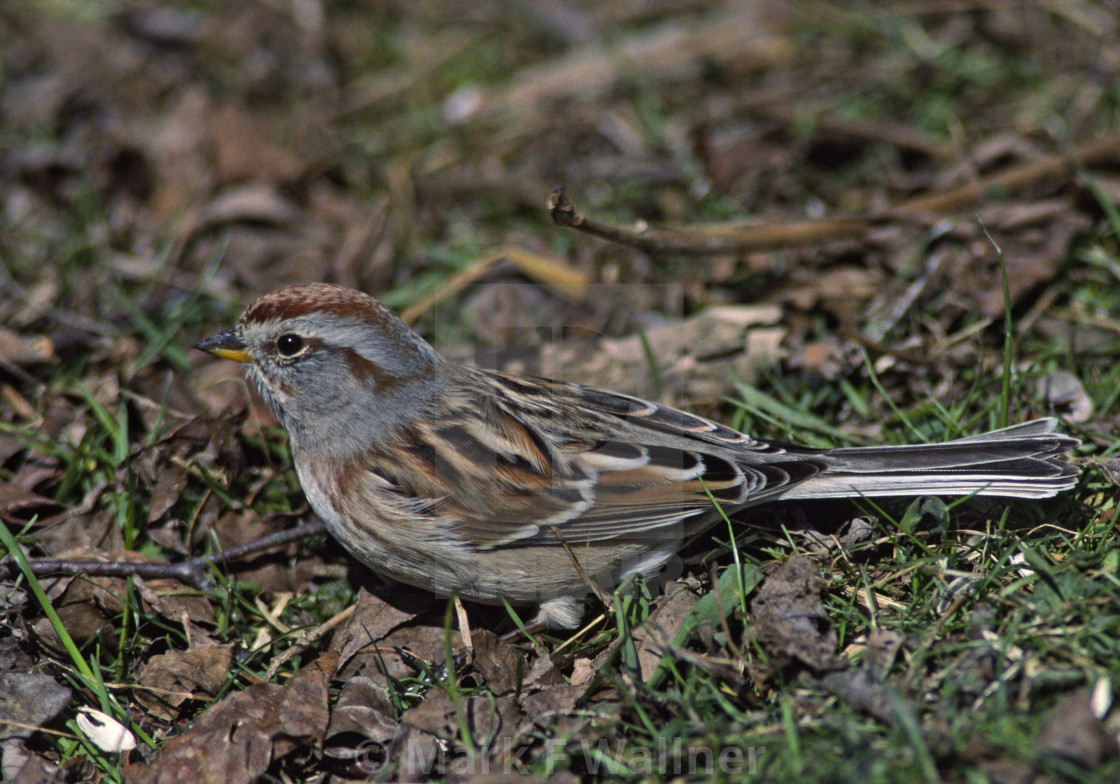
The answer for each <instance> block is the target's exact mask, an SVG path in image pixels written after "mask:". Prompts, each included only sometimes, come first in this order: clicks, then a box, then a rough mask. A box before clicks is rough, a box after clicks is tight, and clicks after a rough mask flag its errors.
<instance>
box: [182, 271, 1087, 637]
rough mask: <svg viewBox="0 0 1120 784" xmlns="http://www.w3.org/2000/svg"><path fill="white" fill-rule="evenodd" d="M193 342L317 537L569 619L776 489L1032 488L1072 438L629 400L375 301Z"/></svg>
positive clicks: (272, 318) (287, 303)
mask: <svg viewBox="0 0 1120 784" xmlns="http://www.w3.org/2000/svg"><path fill="white" fill-rule="evenodd" d="M195 347H196V348H197V349H199V350H201V351H204V352H207V353H209V354H211V355H214V356H217V357H221V358H224V359H230V360H234V361H237V362H240V363H243V364H244V366H245V369H246V376H247V378H248V380H249V382H250V383H251V384H252V385H253V386H254V387H255V388H256V390H257V392H258V393H259V395H260V397H261V399H262V400H263V402H264V403H265V404H266V405H267V407H268V408H269V409H270V410H271V411H272V413H273V414H274V415H275V417H276V419H277V420H278V421H279V423H280V425H281V426H282V427H283V428H284V429H285V430H286V431H287V433H288V437H289V444H290V447H291V450H292V455H293V462H294V465H295V469H296V472H297V474H298V477H299V481H300V485H301V487H302V489H303V491H304V494H305V495H306V497H307V500H308V503H309V504H310V506H311V508H312V509H313V510H314V512H315V513H316V514H317V515H318V516H319V517H320V518H321V519H322V520H323V521H324V523H325V525H326V528H327V531H328V532H329V533H330V534H331V535H332V536H333V537H334V538H335V539H336V540H337V541H338V542H339V543H341V544H342V545H343V547H344V548H345V549H346V550H347V551H349V553H350V554H351V555H353V556H354V557H355V558H356V559H357V560H358V561H360V562H362V563H364V564H365V565H366V566H368V567H370V568H371V569H373V570H374V571H375V572H377V573H379V574H381V575H383V576H385V577H388V578H391V579H393V580H396V581H398V582H400V583H404V584H406V585H410V586H413V587H415V588H419V589H423V590H428V591H432V592H434V593H435V594H437V595H441V596H449V595H452V594H455V595H458V596H460V597H461V598H463V599H467V600H472V601H477V602H481V603H486V604H501V603H503V602H508V603H509V604H510V605H512V606H530V607H537V608H538V611H537V614H536V616H535V618H534V621H535V622H536V623H537V624H539V625H540V626H543V627H547V628H551V629H573V628H576V627H578V625H579V623H580V621H581V619H582V616H583V610H584V606H583V600H584V599H585V598H586V597H587V595H588V594H589V582H590V583H593V584H594V585H595V586H600V587H602V588H604V589H606V590H608V591H609V590H610V589H612V588H613V587H615V586H617V585H619V584H620V583H621V581H622V580H623V579H625V578H626V577H627V576H629V575H632V574H635V573H636V574H640V575H643V576H646V577H651V576H654V575H656V574H657V572H658V570H660V569H661V568H662V567H663V566H664V565H665V564H666V563H667V562H668V561H669V560H670V559H671V558H672V557H673V556H674V554H675V553H676V552H677V550H678V549H679V548H680V547H681V545H682V543H683V542H685V541H686V540H688V539H690V538H692V537H694V536H696V535H698V534H699V533H702V532H703V531H704V530H705V529H706V528H708V527H709V526H711V525H713V524H714V523H715V522H716V521H717V520H720V519H722V515H723V514H730V513H734V512H737V511H739V510H741V509H745V508H748V507H751V506H755V505H758V504H762V503H769V502H773V501H783V500H806V499H841V498H853V497H863V496H868V497H875V496H926V495H942V496H970V495H982V496H1004V497H1008V498H1022V499H1039V498H1047V497H1050V496H1053V495H1055V494H1057V493H1059V492H1062V491H1064V490H1068V489H1070V488H1072V487H1073V486H1074V485H1075V484H1076V483H1077V481H1078V474H1079V471H1078V468H1077V467H1076V466H1075V465H1074V464H1073V463H1072V462H1070V461H1069V460H1068V459H1067V458H1066V457H1065V454H1066V453H1068V452H1070V451H1071V450H1073V449H1075V448H1077V447H1078V446H1079V444H1080V442H1079V441H1078V440H1077V439H1076V438H1073V437H1071V436H1068V435H1064V434H1061V433H1059V432H1057V427H1058V421H1057V420H1056V419H1054V418H1052V417H1045V418H1040V419H1035V420H1032V421H1027V422H1023V423H1020V424H1016V425H1012V426H1011V427H1006V428H1003V429H1000V430H995V431H992V432H988V433H982V434H979V435H972V436H968V437H964V438H959V439H956V440H953V441H947V442H943V443H932V444H917V445H907V446H867V447H838V448H831V449H830V448H814V447H809V446H802V445H798V444H795V443H786V442H782V441H774V440H769V439H763V438H755V437H753V436H751V435H748V434H746V433H742V432H739V431H737V430H734V429H732V428H729V427H726V426H724V425H721V424H718V423H717V422H714V421H711V420H709V419H705V418H703V417H700V416H696V415H694V414H690V413H687V412H685V411H682V410H678V409H676V408H671V407H668V406H664V405H659V404H657V403H654V402H651V401H649V400H643V399H641V398H638V397H633V396H630V395H625V394H620V393H617V392H611V391H608V390H604V389H597V388H594V387H590V386H583V385H580V384H576V383H570V382H565V381H555V380H549V379H545V378H538V377H534V376H527V375H516V374H509V373H503V372H498V371H494V370H487V369H482V368H478V367H474V366H472V365H469V364H466V363H459V362H456V361H452V360H450V359H447V358H445V357H443V356H442V355H440V354H439V353H438V352H437V351H436V350H435V349H434V348H433V347H432V346H431V345H430V344H428V343H427V342H426V341H425V340H424V339H423V338H421V337H420V336H419V335H418V334H416V333H415V332H414V331H413V330H412V329H410V328H409V327H408V326H407V325H406V324H405V323H404V322H403V321H402V320H401V319H400V318H399V317H398V316H397V315H396V314H395V313H394V312H393V311H392V310H391V309H390V308H388V307H387V306H385V305H384V304H382V303H381V302H379V301H378V300H376V299H374V298H373V297H371V296H369V295H367V294H365V293H362V292H360V291H356V290H354V289H350V288H345V287H342V286H337V285H333V284H327V283H309V284H301V285H294V286H286V287H284V288H280V289H277V290H275V291H272V292H270V293H268V294H265V295H264V296H262V297H260V298H259V299H257V300H256V301H254V302H252V303H251V304H250V305H249V306H248V307H247V308H246V309H245V310H244V312H243V313H242V314H241V316H240V318H239V319H238V320H237V322H236V324H234V325H233V326H232V327H230V328H229V329H227V330H225V331H223V332H220V333H218V334H216V335H214V336H212V337H209V338H207V339H205V340H202V341H200V342H199V343H197V344H196V346H195Z"/></svg>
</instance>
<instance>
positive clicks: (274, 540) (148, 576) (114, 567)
mask: <svg viewBox="0 0 1120 784" xmlns="http://www.w3.org/2000/svg"><path fill="white" fill-rule="evenodd" d="M325 531H326V526H324V525H323V522H322V521H321V520H318V519H316V520H315V522H312V523H301V524H300V525H297V526H296V527H295V528H292V529H290V530H288V531H278V532H277V533H274V534H268V535H267V536H262V537H260V538H259V539H254V540H253V541H251V542H246V543H245V544H239V545H234V546H233V547H227V548H226V549H224V550H222V551H220V552H218V553H214V554H212V555H199V556H196V557H194V558H188V559H187V560H186V561H180V562H179V563H152V562H150V561H136V562H132V561H111V562H107V561H77V560H70V559H66V558H29V559H27V560H28V563H29V564H30V565H31V571H32V572H33V573H34V574H35V576H37V577H46V576H50V575H57V574H88V575H90V576H92V577H140V578H143V579H145V580H159V579H167V578H170V579H173V580H178V581H179V582H181V583H185V584H186V585H190V586H191V587H193V588H197V589H198V590H200V591H208V590H210V587H211V586H210V580H209V578H208V577H207V576H206V570H207V569H208V568H209V567H210V565H211V564H214V563H227V562H230V561H240V560H242V559H244V558H247V557H249V556H253V555H258V554H260V553H263V552H265V551H266V550H271V549H273V548H275V547H280V546H283V545H286V544H291V543H292V542H295V541H298V540H300V539H302V538H304V537H305V536H316V535H319V534H322V533H324V532H325ZM18 575H19V565H18V564H17V563H16V562H15V560H14V559H12V558H4V559H3V560H0V579H12V578H14V577H16V576H18Z"/></svg>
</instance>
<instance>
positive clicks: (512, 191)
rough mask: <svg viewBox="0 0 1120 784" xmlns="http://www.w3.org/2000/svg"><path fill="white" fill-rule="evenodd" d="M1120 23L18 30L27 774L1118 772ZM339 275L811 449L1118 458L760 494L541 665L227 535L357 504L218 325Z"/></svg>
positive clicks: (26, 7) (493, 626)
mask: <svg viewBox="0 0 1120 784" xmlns="http://www.w3.org/2000/svg"><path fill="white" fill-rule="evenodd" d="M1118 19H1120V6H1118V5H1117V3H1116V2H1115V1H1114V0H1110V1H1106V2H1100V3H1093V2H1079V3H1042V2H1028V3H1004V2H999V1H998V0H987V1H984V2H975V3H940V2H924V1H921V0H916V1H915V2H904V3H882V4H878V3H868V2H852V3H841V2H796V3H784V2H776V1H775V0H757V1H756V2H748V1H747V0H725V1H724V2H716V3H697V2H691V0H657V1H656V2H636V1H635V0H607V1H606V2H594V3H593V2H580V1H579V0H537V1H536V2H527V3H518V2H504V3H494V4H479V3H471V2H459V1H457V0H452V1H451V2H447V3H409V2H397V1H395V0H389V1H388V2H381V3H358V2H335V1H334V0H293V1H292V2H290V3H284V2H278V1H276V0H227V1H226V2H206V1H205V0H198V1H196V2H181V3H178V4H166V3H157V2H153V1H152V0H68V1H67V2H37V1H36V0H14V1H12V2H6V3H4V4H3V6H2V7H0V66H2V71H0V172H2V175H3V176H0V261H2V265H0V276H2V277H0V398H2V401H3V402H2V403H0V518H2V519H3V521H4V525H3V526H0V538H2V539H3V548H4V550H5V551H6V552H8V553H9V557H8V559H7V560H5V561H4V562H3V564H4V567H3V571H2V572H0V577H2V578H3V579H4V582H2V583H0V586H2V590H0V597H2V601H0V613H2V614H3V621H4V622H3V625H2V626H0V680H2V682H3V684H2V687H0V693H2V694H4V695H5V700H4V701H0V722H3V724H2V725H0V727H2V729H0V741H2V743H0V748H2V749H3V765H2V772H3V775H4V777H5V780H9V779H15V780H20V781H31V780H37V781H87V780H110V781H116V780H128V781H136V782H149V781H151V782H155V781H178V780H184V779H187V780H191V781H195V782H198V784H202V783H203V782H209V781H216V782H217V781H224V782H225V781H228V782H241V781H254V780H263V781H327V780H331V781H345V780H351V779H361V778H367V777H371V776H377V777H379V778H381V779H383V780H416V779H434V780H459V779H471V780H499V779H500V780H503V781H506V780H514V779H517V778H522V777H530V778H546V779H550V780H555V781H560V782H570V781H584V780H588V781H590V780H608V779H609V780H616V779H620V778H621V779H632V780H650V779H653V780H670V779H673V780H682V779H683V780H707V779H717V780H719V779H723V780H736V781H738V780H743V779H744V778H745V779H746V780H748V781H754V780H758V781H763V780H768V781H773V780H778V781H783V780H793V779H794V777H796V778H797V779H798V780H802V781H806V782H808V781H861V782H863V781H907V782H908V781H915V780H927V781H936V780H943V781H950V782H953V781H969V782H973V781H995V782H1027V781H1061V780H1085V781H1113V780H1116V779H1117V777H1118V776H1120V760H1118V756H1117V754H1116V751H1117V733H1118V731H1120V712H1117V711H1116V710H1114V708H1113V706H1112V693H1113V682H1114V681H1116V679H1117V677H1118V676H1120V579H1118V578H1120V550H1118V549H1117V541H1118V532H1117V530H1116V525H1115V521H1114V515H1115V498H1116V489H1115V478H1116V476H1117V475H1118V473H1117V470H1116V469H1115V468H1114V467H1113V465H1112V464H1111V463H1110V462H1109V459H1110V457H1111V455H1112V453H1113V452H1114V451H1115V447H1116V443H1117V437H1116V433H1117V424H1118V423H1117V417H1116V414H1115V411H1114V409H1115V405H1114V404H1115V402H1116V400H1117V398H1118V397H1120V363H1117V362H1116V358H1117V356H1120V340H1118V333H1120V285H1118V282H1120V244H1118V239H1117V238H1118V235H1120V212H1118V210H1117V202H1118V201H1120V124H1118V122H1117V117H1118V113H1120V43H1118V42H1120V35H1118V27H1120V22H1118V21H1117V20H1118ZM558 188H562V191H561V190H557V189H558ZM566 205H570V209H569V208H566ZM577 216H578V218H579V219H578V220H574V219H573V218H575V217H577ZM573 224H574V225H573ZM311 280H325V281H332V282H336V283H342V284H345V285H349V286H354V287H357V288H361V289H363V290H365V291H367V292H370V293H371V294H374V295H376V296H378V297H379V298H381V299H382V300H383V301H385V302H386V303H387V304H388V305H390V306H391V307H393V308H396V309H397V310H398V311H400V312H401V313H402V314H403V315H404V316H405V318H406V319H407V320H408V321H409V322H410V323H412V324H413V325H414V326H415V328H416V329H418V330H419V331H420V332H421V333H422V334H424V335H425V337H427V338H428V339H429V340H431V341H432V342H433V343H434V344H435V345H436V346H437V347H438V348H439V349H440V350H441V351H443V352H444V353H446V354H447V355H449V356H453V357H455V358H458V359H462V360H467V361H473V362H475V363H478V364H481V365H485V366H490V367H500V368H503V369H507V370H521V371H527V372H533V373H542V374H547V375H552V376H562V377H564V378H566V379H570V380H576V381H581V382H584V383H590V384H595V385H601V386H608V387H611V388H614V389H619V390H621V391H626V392H630V393H633V394H640V395H643V396H646V397H650V398H654V399H656V400H658V401H660V402H665V403H670V404H673V405H676V406H681V407H685V408H687V409H688V410H690V411H694V412H697V413H701V414H703V415H705V416H709V417H712V418H715V419H718V420H719V421H721V422H724V423H726V424H729V425H732V426H734V427H737V428H740V429H744V430H747V431H749V432H752V433H756V434H758V435H760V436H764V437H777V438H782V439H786V440H794V441H800V442H807V443H811V444H814V445H838V444H850V445H863V444H871V443H883V442H886V443H914V442H921V441H931V440H944V439H948V438H953V437H956V436H958V435H962V434H971V433H977V432H981V431H983V430H987V429H991V428H994V427H997V426H1000V425H1002V424H1005V423H1014V422H1018V421H1023V420H1027V419H1031V418H1035V417H1038V416H1045V415H1050V416H1057V417H1060V418H1061V419H1062V423H1061V429H1062V430H1063V431H1064V432H1068V433H1070V434H1072V435H1075V436H1076V437H1078V438H1079V439H1081V441H1082V447H1081V448H1080V449H1079V450H1077V451H1076V453H1075V454H1073V455H1072V456H1071V458H1070V459H1071V460H1073V461H1074V462H1076V463H1077V464H1078V465H1080V466H1081V467H1082V469H1083V470H1082V478H1081V481H1080V483H1079V484H1078V486H1077V487H1076V488H1075V489H1074V490H1072V491H1070V492H1068V493H1065V494H1063V495H1061V496H1060V497H1058V498H1054V499H1049V500H1043V501H1008V500H1002V499H969V500H964V501H960V500H954V499H943V500H938V499H928V498H927V499H916V500H915V499H901V500H898V501H895V502H890V503H884V502H880V501H878V500H876V499H860V500H857V501H852V502H814V503H804V504H785V505H774V506H772V507H766V508H762V509H758V510H754V511H753V512H752V513H751V514H747V515H741V516H736V517H735V518H734V519H732V520H731V521H729V523H728V524H726V525H723V524H721V525H719V526H717V527H716V529H715V531H714V533H712V534H711V535H710V536H707V537H704V538H703V539H702V540H699V541H697V542H694V543H692V544H691V545H690V546H689V547H688V548H687V549H686V550H685V551H684V552H683V553H682V556H681V559H680V561H679V562H674V564H673V570H672V573H671V574H667V575H666V577H665V579H664V580H662V581H661V584H660V585H656V586H650V587H647V588H642V587H639V586H629V587H628V588H627V587H624V588H622V589H620V590H619V592H618V593H616V594H615V596H613V597H606V598H607V600H608V601H607V603H608V604H609V605H610V607H606V606H604V605H603V604H593V605H591V606H589V609H588V614H587V618H586V620H587V626H586V627H585V628H583V629H580V630H579V631H577V632H573V633H568V634H555V633H550V634H542V635H531V636H529V637H521V638H519V639H514V640H512V641H510V640H508V639H503V638H501V637H500V635H503V634H505V633H506V632H509V631H511V630H515V629H516V626H517V624H518V623H519V622H520V621H519V620H515V617H520V615H522V614H524V613H523V612H522V613H520V614H519V613H518V612H517V611H516V610H513V609H511V610H507V609H505V608H500V607H499V608H486V607H477V606H471V605H466V606H463V607H456V606H454V605H450V604H449V603H448V602H447V601H445V600H437V599H433V598H432V597H430V596H424V595H418V593H417V592H416V591H412V590H409V589H405V588H402V587H400V586H395V585H390V584H387V583H385V582H384V581H382V580H380V579H379V578H378V577H377V576H376V575H374V574H372V573H371V572H369V571H367V570H365V569H363V568H362V567H360V566H358V565H357V564H355V563H354V562H353V561H351V560H349V559H348V558H347V557H346V555H345V554H344V553H343V552H342V551H341V549H340V548H338V546H337V545H334V544H333V543H332V542H331V541H329V540H328V539H327V538H326V537H325V536H323V535H319V534H310V535H308V536H304V537H302V538H299V539H297V540H296V541H293V542H288V543H286V544H283V545H279V546H276V547H273V548H272V549H270V550H268V551H266V552H264V553H255V554H253V555H250V556H247V557H243V558H241V557H236V556H237V553H236V551H232V550H230V548H235V547H237V546H238V545H242V544H244V543H246V542H248V541H250V540H252V539H254V538H256V537H259V536H263V535H266V534H271V533H275V532H279V531H284V530H290V529H293V528H295V527H296V526H298V525H300V524H301V523H311V522H313V520H314V516H313V515H312V514H311V512H310V510H309V508H308V507H307V504H306V501H305V500H304V497H303V495H302V492H301V491H300V488H299V485H298V482H297V480H296V478H295V476H294V472H293V471H292V470H291V463H290V454H289V452H288V450H287V442H286V437H285V435H284V433H283V431H282V430H280V429H279V428H277V427H276V425H275V422H273V421H272V420H270V419H269V417H268V415H267V413H266V412H265V411H264V410H262V409H261V408H260V407H259V406H258V405H256V404H255V403H254V401H253V399H252V397H251V395H250V393H249V391H248V390H247V389H246V387H245V386H244V384H243V383H241V382H240V380H239V376H238V368H236V367H233V365H234V363H228V362H221V361H218V360H212V359H210V358H208V357H206V356H204V355H202V354H201V353H198V352H193V351H192V349H191V346H192V345H193V344H194V342H196V341H197V340H198V339H200V338H202V337H205V336H208V335H210V334H213V333H214V332H216V331H218V330H220V329H224V328H225V327H227V326H229V325H230V324H231V323H232V322H233V320H234V319H235V318H236V316H237V314H238V312H239V311H240V310H241V308H243V307H244V306H245V305H246V304H247V303H248V302H249V301H251V300H252V299H253V298H254V297H256V296H258V295H260V294H263V293H265V292H267V291H269V290H271V289H273V288H275V287H276V286H278V285H281V284H285V283H294V282H305V281H311ZM223 552H224V553H225V555H224V556H223V555H222V553H223ZM20 554H22V555H20ZM24 556H26V558H30V559H31V564H29V563H28V562H27V561H26V559H25V557H24ZM197 556H210V558H209V560H206V561H192V560H190V559H192V558H195V557H197ZM47 557H50V558H54V559H61V560H82V561H102V562H108V563H114V564H119V563H121V562H138V563H143V564H145V565H150V564H156V565H161V564H180V565H184V564H185V565H186V566H190V567H193V570H192V569H185V568H184V569H182V570H181V571H180V572H178V573H177V574H178V578H176V577H174V576H169V575H168V574H166V573H160V572H159V571H158V569H157V571H154V572H152V571H138V572H137V573H135V574H132V575H130V576H121V575H120V574H116V575H113V574H105V575H96V574H95V575H88V574H87V575H85V576H79V577H72V576H66V575H63V574H61V571H60V569H61V567H60V565H59V564H54V565H53V566H52V568H44V566H43V564H44V562H42V561H41V560H40V561H38V563H39V566H37V567H36V566H33V565H32V564H34V563H35V562H36V560H37V559H43V558H47ZM34 574H38V575H39V576H38V578H36V577H34ZM775 608H777V609H775ZM90 710H94V711H100V712H101V713H100V714H96V713H91V712H90ZM118 723H119V724H118ZM114 728H116V730H115V731H116V734H113V732H114ZM105 733H108V735H107V736H106V734H105ZM122 733H126V734H122ZM132 743H135V744H136V747H135V748H127V746H129V745H131V744H132ZM17 774H18V776H19V777H18V778H16V777H17ZM36 777H38V778H36Z"/></svg>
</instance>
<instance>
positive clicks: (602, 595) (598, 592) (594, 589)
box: [550, 525, 611, 607]
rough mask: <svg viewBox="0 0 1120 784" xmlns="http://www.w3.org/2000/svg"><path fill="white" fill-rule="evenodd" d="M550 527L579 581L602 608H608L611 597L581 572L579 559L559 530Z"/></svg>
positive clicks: (585, 573)
mask: <svg viewBox="0 0 1120 784" xmlns="http://www.w3.org/2000/svg"><path fill="white" fill-rule="evenodd" d="M550 527H551V528H552V533H554V534H556V538H557V539H559V540H560V545H561V546H562V547H563V548H564V552H566V553H567V554H568V557H569V558H571V559H572V566H574V567H575V568H576V572H577V573H578V574H579V579H581V580H583V583H584V585H586V586H587V588H588V590H589V591H591V593H593V594H595V598H597V599H598V600H599V601H600V602H602V603H603V606H604V607H610V606H611V597H610V596H609V595H608V594H607V592H606V591H604V590H603V589H602V587H600V586H599V584H598V583H596V582H595V581H594V580H592V579H591V578H590V577H588V576H587V572H585V571H583V567H582V566H580V563H579V559H578V558H576V554H575V552H573V551H572V548H571V547H570V546H569V545H568V541H567V540H566V539H565V538H564V535H563V534H561V533H560V529H559V528H558V527H556V526H555V525H554V526H550Z"/></svg>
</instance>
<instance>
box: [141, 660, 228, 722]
mask: <svg viewBox="0 0 1120 784" xmlns="http://www.w3.org/2000/svg"><path fill="white" fill-rule="evenodd" d="M232 663H233V649H232V648H231V647H230V646H229V645H200V646H198V647H195V648H190V649H188V650H185V651H168V652H167V653H164V654H160V655H159V656H153V657H152V658H151V660H149V661H148V664H147V666H146V667H145V668H144V671H143V673H141V675H140V677H139V678H138V679H137V682H138V683H139V685H141V686H143V687H145V688H144V689H142V690H140V691H138V692H137V695H136V699H137V700H138V701H139V702H140V703H141V704H142V705H144V707H145V708H147V709H148V711H149V712H150V713H152V714H154V715H156V716H158V717H159V718H161V719H164V720H165V721H171V720H173V719H174V718H175V717H176V716H178V714H179V706H180V705H182V704H183V703H184V702H186V701H187V700H188V699H202V695H209V696H211V697H213V696H215V695H217V694H218V692H219V691H220V690H221V688H222V687H223V686H224V685H225V682H226V678H227V677H228V673H229V668H230V665H231V664H232ZM196 691H201V692H202V695H198V694H196Z"/></svg>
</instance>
